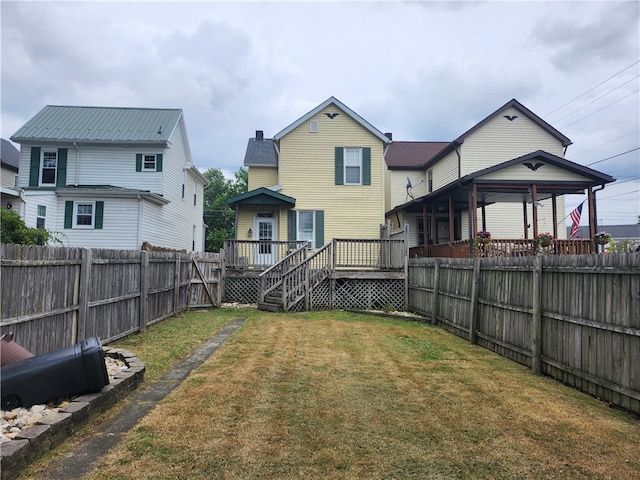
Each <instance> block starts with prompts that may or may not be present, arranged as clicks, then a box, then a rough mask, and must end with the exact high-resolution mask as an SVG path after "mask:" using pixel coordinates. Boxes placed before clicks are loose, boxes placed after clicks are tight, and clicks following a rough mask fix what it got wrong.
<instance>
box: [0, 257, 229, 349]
mask: <svg viewBox="0 0 640 480" xmlns="http://www.w3.org/2000/svg"><path fill="white" fill-rule="evenodd" d="M0 258H1V259H2V260H1V271H0V278H1V280H2V312H1V321H0V329H1V330H0V331H1V333H7V332H13V333H14V339H15V340H16V341H17V342H18V343H19V344H20V345H22V346H23V347H25V348H26V349H27V350H29V351H31V352H32V353H34V354H36V355H39V354H42V353H46V352H49V351H53V350H57V349H60V348H63V347H66V346H69V345H73V344H75V343H78V342H79V341H82V340H83V339H85V338H89V337H98V338H100V339H101V341H102V342H103V343H105V344H106V343H109V342H111V341H114V340H116V339H118V338H122V337H124V336H127V335H129V334H131V333H133V332H136V331H141V330H144V329H145V328H146V327H147V326H148V325H151V324H153V323H156V322H159V321H161V320H163V319H165V318H167V317H170V316H172V315H176V314H178V313H180V312H182V311H184V310H186V309H187V308H188V307H190V306H192V307H193V306H211V305H215V306H218V305H219V304H220V301H219V299H220V258H219V255H218V254H198V256H194V255H192V254H188V253H179V252H175V253H173V252H170V253H169V252H148V251H142V250H140V251H139V250H103V249H82V248H62V247H53V248H52V247H35V246H21V245H4V244H3V245H2V246H1V257H0Z"/></svg>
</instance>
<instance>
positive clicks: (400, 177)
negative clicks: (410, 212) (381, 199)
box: [387, 170, 427, 210]
mask: <svg viewBox="0 0 640 480" xmlns="http://www.w3.org/2000/svg"><path fill="white" fill-rule="evenodd" d="M390 173H391V174H390V179H389V182H388V183H389V190H390V192H389V198H390V206H389V208H388V209H387V210H391V209H393V208H395V207H397V206H398V205H402V204H405V203H407V202H410V201H411V197H410V196H409V195H408V194H407V177H409V178H410V179H411V185H412V186H413V187H412V189H411V191H412V193H413V196H414V198H418V197H422V196H424V195H426V194H427V180H426V178H425V177H426V174H425V172H421V171H417V170H392V171H391V172H390Z"/></svg>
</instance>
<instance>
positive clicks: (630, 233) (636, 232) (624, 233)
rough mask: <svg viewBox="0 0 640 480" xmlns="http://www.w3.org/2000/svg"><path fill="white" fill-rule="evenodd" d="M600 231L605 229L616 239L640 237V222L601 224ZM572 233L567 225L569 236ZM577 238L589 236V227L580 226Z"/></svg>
mask: <svg viewBox="0 0 640 480" xmlns="http://www.w3.org/2000/svg"><path fill="white" fill-rule="evenodd" d="M598 231H599V232H602V231H605V232H607V233H608V234H609V235H611V238H614V239H628V240H632V239H640V223H638V224H636V225H599V226H598ZM570 234H571V226H568V227H567V236H569V235H570ZM576 237H577V238H589V227H588V226H582V227H578V233H577V234H576Z"/></svg>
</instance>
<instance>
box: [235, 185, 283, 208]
mask: <svg viewBox="0 0 640 480" xmlns="http://www.w3.org/2000/svg"><path fill="white" fill-rule="evenodd" d="M227 204H228V205H229V206H230V207H235V206H238V205H275V206H289V207H295V205H296V199H295V198H293V197H289V196H288V195H283V194H282V193H278V192H274V191H273V190H270V189H268V188H265V187H260V188H256V189H255V190H251V191H250V192H245V193H241V194H240V195H236V196H234V197H230V198H228V199H227Z"/></svg>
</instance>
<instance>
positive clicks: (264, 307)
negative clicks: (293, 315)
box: [258, 302, 284, 313]
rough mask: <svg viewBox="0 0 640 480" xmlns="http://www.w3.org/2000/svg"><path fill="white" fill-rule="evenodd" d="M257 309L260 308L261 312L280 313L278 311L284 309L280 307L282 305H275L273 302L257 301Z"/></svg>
mask: <svg viewBox="0 0 640 480" xmlns="http://www.w3.org/2000/svg"><path fill="white" fill-rule="evenodd" d="M258 310H261V311H263V312H276V313H280V312H283V311H284V308H283V307H282V305H276V304H273V303H264V302H259V303H258Z"/></svg>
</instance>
